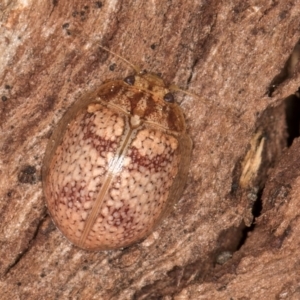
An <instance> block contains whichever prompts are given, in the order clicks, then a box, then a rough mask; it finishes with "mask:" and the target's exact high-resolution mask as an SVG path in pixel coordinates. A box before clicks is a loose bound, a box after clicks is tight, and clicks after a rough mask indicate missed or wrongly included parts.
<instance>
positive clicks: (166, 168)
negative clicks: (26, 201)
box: [42, 73, 192, 250]
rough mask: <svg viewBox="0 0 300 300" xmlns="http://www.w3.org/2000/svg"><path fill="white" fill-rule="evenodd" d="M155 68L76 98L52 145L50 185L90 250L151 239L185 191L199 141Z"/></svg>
mask: <svg viewBox="0 0 300 300" xmlns="http://www.w3.org/2000/svg"><path fill="white" fill-rule="evenodd" d="M171 100H172V97H170V92H169V90H168V88H167V87H166V86H165V84H164V82H163V81H162V80H161V79H160V78H159V77H158V76H156V75H154V74H151V73H145V74H140V75H136V76H129V77H127V79H125V80H124V81H121V80H116V81H110V82H107V83H105V84H103V85H101V86H100V87H99V89H97V90H96V91H95V92H93V93H90V94H88V95H85V96H84V97H83V98H82V99H80V100H79V101H77V102H76V103H75V104H74V105H73V107H71V108H70V109H69V110H68V111H67V113H66V114H65V115H64V116H63V118H62V119H61V120H60V122H59V124H58V125H57V127H56V129H55V130H54V132H53V134H52V137H51V139H50V141H49V144H48V146H47V149H46V155H45V160H44V166H43V174H42V177H43V186H44V193H45V197H46V203H47V207H48V209H49V212H50V214H51V216H52V219H53V220H54V223H55V224H56V225H57V227H58V228H59V229H60V231H61V232H62V233H63V234H64V235H65V236H66V237H67V239H68V240H70V241H71V242H72V243H74V244H75V245H77V246H78V247H80V248H83V249H89V250H109V249H117V248H122V247H126V246H129V245H131V244H133V243H135V242H138V241H140V240H142V239H143V238H145V237H147V235H149V234H150V233H151V231H152V230H153V228H154V227H155V226H156V225H157V224H158V222H159V221H160V220H161V218H162V216H163V215H165V213H166V212H167V211H169V209H170V207H172V205H173V204H174V201H176V200H178V199H179V197H180V196H181V195H182V192H183V188H184V185H185V182H186V177H187V173H188V168H189V162H190V157H191V149H192V143H191V140H190V138H189V137H188V135H187V134H186V126H185V120H184V117H183V113H182V110H181V108H180V107H179V106H178V105H177V104H176V103H172V101H171Z"/></svg>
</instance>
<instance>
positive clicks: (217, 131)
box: [0, 0, 300, 300]
mask: <svg viewBox="0 0 300 300" xmlns="http://www.w3.org/2000/svg"><path fill="white" fill-rule="evenodd" d="M223 2H224V3H222V1H214V0H213V1H191V0H187V1H158V0H155V1H142V2H141V1H86V2H84V1H79V0H74V1H56V0H53V1H32V0H31V1H30V0H29V1H19V0H15V1H8V0H4V1H2V3H1V4H0V24H1V26H0V53H1V56H0V186H1V188H0V217H1V222H0V298H1V299H224V300H225V299H226V300H228V299H251V300H252V299H299V298H300V284H299V282H300V272H299V265H300V254H299V251H298V246H299V243H300V232H299V231H300V218H299V211H300V207H299V206H300V202H299V201H298V199H299V197H300V188H299V186H300V171H299V170H300V166H299V147H300V142H299V140H297V139H295V140H294V141H293V137H295V136H297V135H298V134H299V132H298V131H299V117H298V116H299V104H298V102H299V99H298V98H297V96H296V95H293V94H294V93H295V92H296V91H297V89H298V85H299V83H298V78H299V66H298V55H299V53H298V52H297V49H298V46H297V45H298V44H297V42H298V40H299V38H300V34H299V27H300V18H299V15H300V1H296V0H295V1H293V0H291V1H278V2H277V1H264V0H263V1H231V2H229V1H227V2H226V1H223ZM99 45H103V46H105V47H107V48H109V49H110V50H111V51H113V52H115V53H117V54H118V55H121V56H122V57H124V58H126V59H128V60H129V61H130V62H131V63H132V64H134V65H136V66H138V67H141V68H142V69H147V70H148V71H151V72H156V73H161V74H162V77H163V78H164V79H165V81H166V82H168V83H170V84H171V83H174V84H176V85H178V86H180V87H181V88H182V89H184V90H187V91H188V92H190V93H193V94H195V96H194V97H193V96H190V95H185V94H183V93H177V94H176V98H177V101H179V102H181V105H182V107H183V109H184V112H185V117H186V120H187V124H188V132H189V135H190V137H191V138H192V140H193V144H194V146H193V155H192V163H191V167H190V171H189V175H188V181H187V186H186V189H185V192H184V195H183V197H182V198H181V199H180V201H179V202H178V203H177V204H176V206H175V208H174V210H173V211H172V212H171V214H170V215H168V216H167V217H166V218H165V219H164V221H163V222H162V223H161V224H160V226H159V227H157V228H156V229H155V231H154V232H153V233H152V234H151V235H150V236H149V237H147V238H146V239H145V240H144V241H143V242H141V243H138V244H136V245H133V246H131V247H128V248H126V249H121V250H117V251H104V252H88V251H84V250H81V249H78V248H77V247H75V246H73V245H71V244H70V243H69V242H68V241H67V240H66V239H65V238H64V237H63V235H62V234H61V233H60V232H59V231H58V230H57V229H56V228H55V226H54V225H53V223H52V221H51V219H50V217H49V215H48V213H47V209H46V207H45V204H44V196H43V190H42V184H41V168H42V163H43V157H44V153H45V148H46V145H47V142H48V140H49V137H50V136H51V132H52V130H53V129H54V128H55V125H56V124H57V122H58V121H59V119H60V118H61V117H62V116H63V114H64V113H65V112H66V111H67V110H68V108H69V107H70V106H71V105H72V103H74V101H76V100H77V99H78V98H79V97H80V96H81V95H83V94H84V93H87V92H90V91H91V90H93V89H95V88H96V87H97V86H99V85H100V84H101V83H103V82H104V81H106V80H109V79H116V78H118V79H120V78H124V77H125V76H126V75H128V74H132V73H133V70H132V69H131V68H130V67H129V66H128V65H126V64H124V62H123V61H122V60H121V59H119V58H118V57H116V56H114V55H112V54H109V53H107V52H105V51H103V49H101V48H100V47H99ZM293 50H295V51H294V52H293ZM292 53H293V54H292ZM291 54H292V56H290V55H291ZM289 57H290V59H289ZM287 61H288V63H287V64H286V62H287ZM285 64H286V66H285ZM284 66H285V67H284ZM282 70H283V72H282V73H280V72H281V71H282ZM277 74H280V75H279V76H277V77H276V78H275V79H274V81H273V82H272V79H273V78H274V77H275V76H276V75H277ZM286 78H288V80H285V81H284V79H286ZM271 82H272V85H271V88H269V87H270V84H271ZM268 88H269V89H268ZM268 93H269V95H271V94H272V97H268ZM197 95H198V96H197ZM288 146H290V148H289V149H288V148H287V147H288ZM247 226H250V227H247Z"/></svg>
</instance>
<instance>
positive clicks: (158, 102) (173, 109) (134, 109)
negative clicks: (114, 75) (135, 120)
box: [98, 82, 185, 132]
mask: <svg viewBox="0 0 300 300" xmlns="http://www.w3.org/2000/svg"><path fill="white" fill-rule="evenodd" d="M98 95H99V96H100V97H101V98H103V99H104V100H105V101H107V102H110V103H114V104H116V105H118V106H119V107H121V108H122V109H123V110H124V111H126V112H127V113H128V114H131V115H139V116H140V117H142V118H143V120H145V121H151V122H155V123H157V124H160V126H162V127H164V128H166V129H168V130H171V131H176V132H182V131H184V130H185V125H184V119H183V117H182V114H180V113H179V111H178V110H179V108H178V106H177V105H175V104H170V103H166V102H164V101H163V100H162V99H161V98H159V97H157V96H156V95H155V94H151V93H149V91H148V92H147V91H139V90H137V89H136V88H135V87H131V86H128V85H126V84H125V83H123V82H120V84H117V85H114V84H111V85H108V86H107V88H106V89H104V88H103V89H101V91H100V92H99V93H98Z"/></svg>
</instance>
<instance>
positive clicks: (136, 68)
mask: <svg viewBox="0 0 300 300" xmlns="http://www.w3.org/2000/svg"><path fill="white" fill-rule="evenodd" d="M99 47H100V48H101V49H103V50H105V51H106V52H108V53H111V54H112V55H114V56H116V57H118V58H120V59H121V60H122V61H123V62H125V63H126V64H127V65H129V66H130V67H131V68H132V69H133V70H134V71H135V72H136V74H140V73H141V69H140V68H139V67H137V66H135V65H134V64H132V63H131V62H130V61H129V60H127V59H126V58H124V57H122V56H121V55H119V54H117V53H115V52H113V51H111V50H109V49H108V48H106V47H104V46H101V45H100V46H99Z"/></svg>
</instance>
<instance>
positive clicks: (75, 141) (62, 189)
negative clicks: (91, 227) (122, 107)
mask: <svg viewBox="0 0 300 300" xmlns="http://www.w3.org/2000/svg"><path fill="white" fill-rule="evenodd" d="M123 129H124V120H123V119H122V118H120V117H119V116H118V115H117V114H116V113H113V112H112V111H110V110H109V109H106V108H101V109H99V110H98V111H96V112H94V113H86V114H81V115H79V116H77V117H76V119H75V120H74V121H73V122H72V123H71V124H70V125H69V126H68V129H67V132H66V133H65V136H64V139H63V142H62V144H61V145H60V146H59V147H58V149H57V151H56V155H55V157H54V159H53V162H54V165H53V169H52V168H51V169H52V171H51V172H50V175H49V176H50V179H49V181H48V182H49V183H51V184H52V185H51V186H50V187H49V191H50V193H51V194H52V195H50V196H49V197H48V201H49V202H50V201H52V202H50V203H48V206H50V207H54V208H55V210H54V211H52V217H53V219H54V220H55V221H56V223H58V224H60V229H61V231H62V232H64V234H66V235H67V236H68V237H69V239H70V240H71V241H73V242H74V243H77V242H78V237H80V236H81V232H80V231H78V230H82V229H83V227H84V223H85V220H86V218H87V215H88V214H89V212H90V210H91V208H92V205H93V203H94V201H95V199H96V196H97V194H98V193H99V190H100V188H101V186H102V184H103V182H102V179H103V176H105V174H106V173H107V169H108V167H107V164H108V161H109V159H110V158H111V157H113V155H114V154H115V152H116V151H117V148H118V145H119V143H120V141H121V140H122V138H123Z"/></svg>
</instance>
